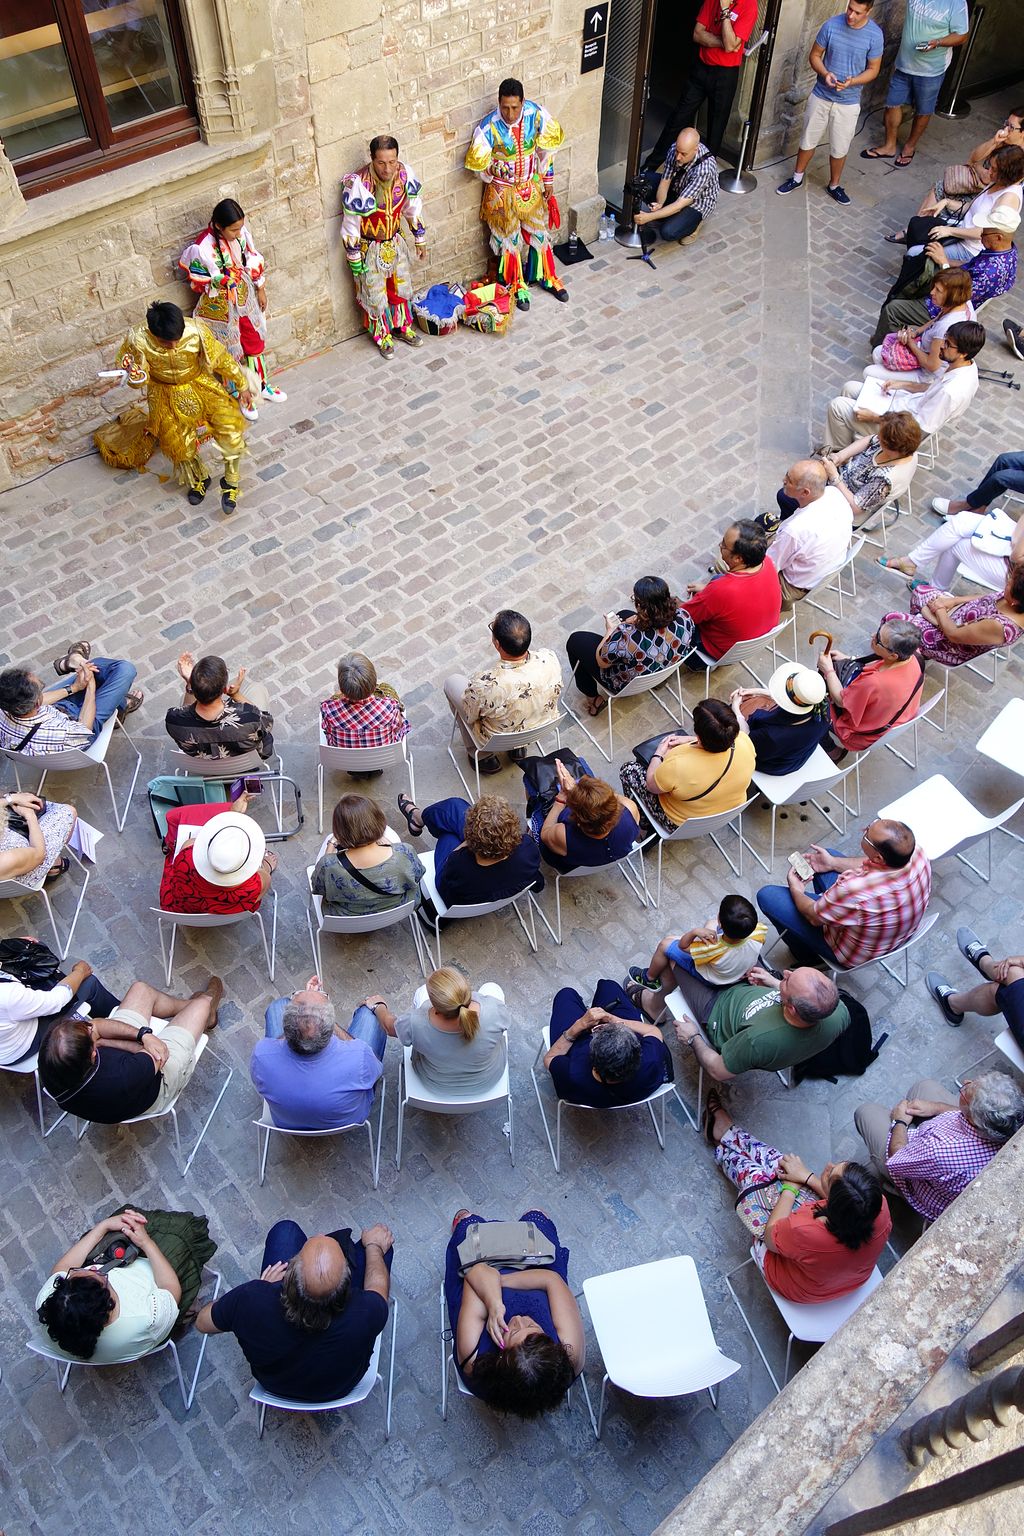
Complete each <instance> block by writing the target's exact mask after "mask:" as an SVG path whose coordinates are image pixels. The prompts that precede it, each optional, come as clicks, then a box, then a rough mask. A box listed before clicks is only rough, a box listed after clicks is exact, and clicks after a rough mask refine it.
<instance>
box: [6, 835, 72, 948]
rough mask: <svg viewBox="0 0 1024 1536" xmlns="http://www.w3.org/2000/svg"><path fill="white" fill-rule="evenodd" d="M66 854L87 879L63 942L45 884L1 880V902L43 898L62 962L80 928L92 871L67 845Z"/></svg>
mask: <svg viewBox="0 0 1024 1536" xmlns="http://www.w3.org/2000/svg"><path fill="white" fill-rule="evenodd" d="M64 852H65V853H66V854H67V856H68V858H69V859H70V860H71V862H72V863H73V864H77V865H78V867H79V869H80V870H81V871H82V874H83V875H84V876H85V879H84V880H83V881H82V889H81V890H80V891H79V893H78V903H77V905H76V907H75V911H74V916H73V917H72V919H71V926H70V927H69V928H68V934H67V938H66V939H64V940H63V941H62V940H61V936H60V931H59V929H58V927H57V918H56V916H55V915H54V910H53V904H52V902H51V901H50V897H49V893H48V891H47V889H46V886H45V884H44V885H40V886H28V885H26V884H25V882H24V881H23V880H0V901H20V900H24V898H25V897H27V896H41V897H42V898H43V904H44V905H45V907H46V915H47V917H48V918H49V919H50V927H51V928H52V929H53V937H54V940H55V942H56V945H57V953H58V954H59V955H60V958H61V959H62V960H63V959H64V958H65V957H66V955H67V952H68V950H69V949H70V948H71V940H72V939H73V938H74V936H75V929H76V928H77V926H78V918H79V914H80V913H81V910H82V903H83V901H84V900H85V890H86V886H87V885H88V884H89V876H90V874H91V871H90V870H88V869H86V867H85V865H84V864H83V862H82V860H81V859H80V858H79V857H78V854H77V853H76V852H75V850H74V849H73V848H69V847H67V845H65V848H64Z"/></svg>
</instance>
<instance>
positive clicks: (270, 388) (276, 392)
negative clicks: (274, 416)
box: [260, 384, 288, 405]
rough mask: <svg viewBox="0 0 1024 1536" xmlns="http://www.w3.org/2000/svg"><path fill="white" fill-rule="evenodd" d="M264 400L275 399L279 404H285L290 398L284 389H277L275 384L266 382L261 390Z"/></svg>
mask: <svg viewBox="0 0 1024 1536" xmlns="http://www.w3.org/2000/svg"><path fill="white" fill-rule="evenodd" d="M260 394H261V395H262V396H263V398H264V400H273V401H274V402H275V403H276V404H277V405H283V404H284V402H285V401H286V400H287V399H288V396H287V395H286V394H285V392H284V390H283V389H275V387H274V385H273V384H264V386H263V388H262V389H261V390H260Z"/></svg>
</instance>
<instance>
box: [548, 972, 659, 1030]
mask: <svg viewBox="0 0 1024 1536" xmlns="http://www.w3.org/2000/svg"><path fill="white" fill-rule="evenodd" d="M590 1006H591V1007H592V1008H607V1010H608V1012H609V1013H614V1015H615V1017H616V1018H617V1019H638V1020H639V1019H641V1018H642V1017H643V1015H642V1014H641V1013H640V1012H639V1011H638V1010H637V1009H636V1008H635V1007H634V1006H633V1004H632V1003H631V1002H630V1000H629V998H628V997H627V996H626V994H625V992H623V990H622V988H621V986H620V985H619V983H618V982H617V981H607V980H601V981H599V982H598V984H597V986H596V987H595V988H594V999H593V1002H592V1003H591V1005H590ZM586 1011H587V1005H586V1003H585V1002H584V1001H583V999H582V997H581V996H580V994H579V993H578V992H577V991H576V989H575V987H563V988H562V989H561V991H560V992H556V993H555V997H554V1001H553V1002H552V1004H551V1044H552V1045H554V1043H555V1041H556V1040H560V1039H561V1038H562V1036H563V1035H564V1034H565V1032H566V1030H567V1029H571V1028H572V1026H573V1025H574V1024H575V1023H576V1021H577V1019H582V1017H583V1015H584V1014H585V1013H586Z"/></svg>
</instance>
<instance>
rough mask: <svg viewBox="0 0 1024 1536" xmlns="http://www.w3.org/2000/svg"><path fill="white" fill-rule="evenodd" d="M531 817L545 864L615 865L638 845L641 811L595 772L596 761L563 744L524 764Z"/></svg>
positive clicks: (569, 866) (565, 868)
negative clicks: (593, 765) (588, 759)
mask: <svg viewBox="0 0 1024 1536" xmlns="http://www.w3.org/2000/svg"><path fill="white" fill-rule="evenodd" d="M519 767H520V768H521V769H522V773H523V781H524V785H525V788H526V820H527V824H528V825H529V828H530V832H531V833H532V835H533V836H534V837H535V838H536V840H537V842H538V843H539V844H540V851H541V855H542V857H543V859H544V861H545V863H547V864H550V865H551V867H552V868H553V869H557V870H558V871H559V872H560V873H561V874H566V873H568V872H569V871H570V870H573V869H581V868H585V869H595V868H599V867H600V866H601V865H602V864H614V863H615V861H616V860H617V859H621V858H623V857H624V856H625V854H627V853H628V852H629V850H630V849H631V848H632V847H633V844H634V843H635V842H636V839H637V829H638V827H639V825H640V813H639V811H638V810H637V808H636V806H635V805H634V804H633V802H632V800H627V799H625V798H624V796H622V795H617V794H616V793H615V791H614V789H612V787H611V785H610V784H606V783H605V781H604V780H603V779H598V778H596V777H595V776H594V771H593V769H592V768H591V767H590V764H589V763H588V762H587V761H586V760H585V759H584V758H582V757H577V756H576V754H575V753H574V752H570V751H569V750H568V749H565V748H562V749H560V750H559V751H557V752H550V753H549V754H548V755H547V757H541V758H536V757H525V758H523V760H522V762H521V763H520V764H519Z"/></svg>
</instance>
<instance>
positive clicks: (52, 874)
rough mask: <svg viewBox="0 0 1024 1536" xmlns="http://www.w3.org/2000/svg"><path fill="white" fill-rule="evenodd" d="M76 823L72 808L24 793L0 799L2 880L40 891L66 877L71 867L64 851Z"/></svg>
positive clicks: (71, 806) (0, 797)
mask: <svg viewBox="0 0 1024 1536" xmlns="http://www.w3.org/2000/svg"><path fill="white" fill-rule="evenodd" d="M77 820H78V812H77V811H76V810H75V808H74V806H73V805H61V804H59V803H58V802H57V801H55V800H41V799H40V798H39V796H38V795H29V794H22V793H18V794H13V795H2V796H0V880H17V881H18V883H19V884H20V885H23V886H25V887H26V888H27V889H28V890H30V891H38V890H39V889H40V887H41V886H42V884H43V882H44V881H45V880H53V879H55V878H56V877H57V876H58V875H63V874H64V873H65V872H66V871H67V870H68V869H69V868H70V865H71V860H70V859H69V858H68V857H67V855H66V854H65V853H64V852H63V850H64V848H65V847H66V845H67V841H68V838H69V837H70V836H71V833H72V832H73V831H74V826H75V822H76V821H77Z"/></svg>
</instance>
